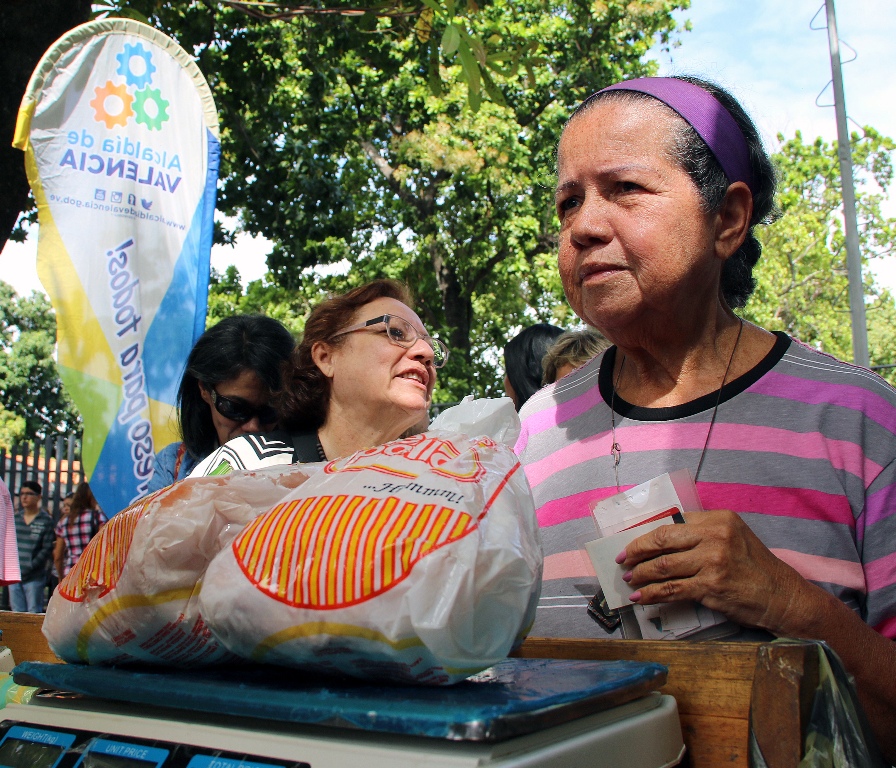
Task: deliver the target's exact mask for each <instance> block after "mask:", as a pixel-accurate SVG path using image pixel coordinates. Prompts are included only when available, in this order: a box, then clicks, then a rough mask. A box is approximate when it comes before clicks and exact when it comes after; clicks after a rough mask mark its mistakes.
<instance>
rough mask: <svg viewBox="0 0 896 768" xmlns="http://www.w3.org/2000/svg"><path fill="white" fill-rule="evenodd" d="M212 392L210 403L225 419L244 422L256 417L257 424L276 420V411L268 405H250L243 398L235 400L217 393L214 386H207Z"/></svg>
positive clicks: (271, 422)
mask: <svg viewBox="0 0 896 768" xmlns="http://www.w3.org/2000/svg"><path fill="white" fill-rule="evenodd" d="M209 392H211V393H212V403H213V404H214V406H215V410H216V411H217V412H218V413H220V414H221V415H222V416H223V417H224V418H225V419H230V420H231V421H236V422H238V423H240V424H245V423H246V422H247V421H251V420H252V419H254V418H256V417H258V423H259V424H273V423H274V422H275V421H277V411H276V410H275V409H274V408H273V407H271V406H270V405H259V406H255V405H251V404H250V403H247V402H246V401H245V400H237V399H235V398H232V397H224V395H219V394H218V393H217V392H216V391H215V388H214V387H209Z"/></svg>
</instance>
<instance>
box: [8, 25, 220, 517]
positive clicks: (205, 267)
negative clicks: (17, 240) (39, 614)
mask: <svg viewBox="0 0 896 768" xmlns="http://www.w3.org/2000/svg"><path fill="white" fill-rule="evenodd" d="M13 145H14V146H16V147H18V148H19V149H22V150H24V152H25V164H26V170H27V173H28V179H29V181H30V183H31V188H32V190H33V192H34V196H35V199H36V200H37V204H38V215H39V222H40V230H39V240H38V275H39V276H40V279H41V282H42V283H43V286H44V288H45V289H46V291H47V293H48V294H49V296H50V299H51V301H52V303H53V306H54V308H55V310H56V314H57V324H58V343H59V351H58V360H59V367H60V371H61V375H62V380H63V382H64V384H65V387H66V390H67V391H68V392H69V394H70V395H71V396H72V398H73V399H74V401H75V403H76V405H77V406H78V409H79V410H80V411H81V415H82V416H83V417H84V446H83V451H82V457H83V464H84V470H85V474H86V476H87V478H88V479H89V481H90V485H91V488H92V489H93V492H94V494H95V495H96V497H97V499H98V500H99V502H100V504H101V505H102V507H103V509H104V510H105V511H106V512H107V513H114V512H117V511H119V510H121V509H124V508H125V507H127V506H128V504H129V503H130V502H131V501H132V500H134V499H135V498H137V497H139V496H141V495H142V494H143V493H144V492H145V490H146V484H147V482H148V480H149V478H150V476H151V472H152V461H153V455H154V452H155V451H157V450H159V449H160V448H162V447H164V446H165V445H167V444H168V443H170V442H173V441H174V440H175V439H176V409H175V403H176V396H177V387H178V384H179V381H180V377H181V373H182V372H183V368H184V363H185V361H186V359H187V355H188V354H189V352H190V349H191V348H192V346H193V343H194V342H195V340H196V339H197V338H198V336H199V335H200V334H201V333H202V331H203V330H204V327H205V315H206V306H207V299H208V277H209V255H210V251H211V242H212V229H213V215H214V208H215V187H216V183H217V176H218V163H219V158H220V144H219V141H218V120H217V113H216V111H215V105H214V100H213V99H212V95H211V92H210V90H209V88H208V84H207V83H206V81H205V78H204V77H203V76H202V73H201V72H200V71H199V69H198V67H197V66H196V64H195V62H194V61H193V59H192V57H191V56H189V54H187V53H186V51H184V50H183V49H182V48H181V47H180V46H178V45H177V44H176V43H175V42H174V41H173V40H172V39H171V38H169V37H167V36H166V35H164V34H162V33H161V32H159V31H157V30H155V29H153V28H152V27H150V26H147V25H146V24H141V23H140V22H137V21H132V20H129V19H107V20H102V21H94V22H90V23H88V24H83V25H81V26H79V27H76V28H75V29H73V30H71V31H70V32H69V33H68V34H66V35H64V36H63V37H62V38H60V39H59V40H58V41H57V42H56V43H55V44H54V45H53V46H52V47H51V48H50V50H49V51H47V53H46V54H45V55H44V57H43V58H42V59H41V61H40V63H39V64H38V66H37V68H36V69H35V71H34V74H33V75H32V77H31V82H30V83H29V85H28V90H27V92H26V93H25V96H24V98H23V100H22V106H21V109H20V112H19V119H18V124H17V126H16V136H15V140H14V142H13Z"/></svg>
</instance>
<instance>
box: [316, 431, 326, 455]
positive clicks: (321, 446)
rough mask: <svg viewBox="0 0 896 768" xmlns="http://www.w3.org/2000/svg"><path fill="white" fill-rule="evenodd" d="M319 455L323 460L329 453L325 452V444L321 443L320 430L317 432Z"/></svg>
mask: <svg viewBox="0 0 896 768" xmlns="http://www.w3.org/2000/svg"><path fill="white" fill-rule="evenodd" d="M317 457H318V458H319V459H320V460H321V461H326V460H327V454H326V453H324V447H323V445H321V442H320V432H318V433H317Z"/></svg>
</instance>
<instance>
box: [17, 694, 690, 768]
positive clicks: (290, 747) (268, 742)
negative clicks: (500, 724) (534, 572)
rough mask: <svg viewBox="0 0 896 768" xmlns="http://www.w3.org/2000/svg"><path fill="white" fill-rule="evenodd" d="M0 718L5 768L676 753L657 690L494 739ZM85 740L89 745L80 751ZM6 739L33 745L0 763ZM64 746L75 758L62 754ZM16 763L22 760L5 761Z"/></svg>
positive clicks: (41, 702) (166, 721)
mask: <svg viewBox="0 0 896 768" xmlns="http://www.w3.org/2000/svg"><path fill="white" fill-rule="evenodd" d="M2 719H3V722H4V724H6V725H8V724H9V722H10V721H16V722H17V724H18V727H19V728H21V730H12V731H11V732H10V730H9V729H7V728H4V731H5V733H4V734H3V736H2V737H0V738H3V741H2V742H0V766H6V765H8V766H10V768H56V766H58V768H63V766H75V765H77V766H78V768H169V766H170V767H171V768H175V766H177V767H178V768H180V767H181V766H185V767H187V768H474V767H475V768H480V767H482V768H485V767H486V766H488V767H490V768H491V767H493V768H590V767H591V766H594V768H597V767H598V766H601V767H603V766H606V767H607V768H611V767H612V768H660V766H672V765H677V764H678V763H679V762H680V760H681V758H682V756H683V752H684V747H683V745H682V741H681V729H680V725H679V721H678V710H677V707H676V706H675V700H674V699H673V698H672V697H670V696H662V695H659V694H648V695H647V696H645V697H643V698H641V699H638V700H635V701H633V702H629V703H627V704H623V705H621V706H618V707H614V708H613V709H610V710H607V711H605V712H601V713H598V714H594V715H589V716H586V717H583V718H580V719H578V720H573V721H571V722H569V723H565V724H563V725H559V726H554V727H551V728H548V729H545V730H542V731H538V732H536V733H531V734H528V735H526V736H520V737H517V738H512V739H508V740H506V741H502V742H498V743H473V742H459V741H448V740H445V739H432V738H426V737H413V736H397V735H391V734H382V733H368V732H362V731H357V730H350V729H339V728H330V727H323V726H317V727H315V726H307V725H294V724H290V723H277V722H272V721H259V720H254V719H248V718H234V717H231V716H224V715H206V714H202V713H191V712H184V711H180V710H165V709H161V708H155V707H149V706H146V705H131V704H123V703H119V702H108V701H100V700H86V699H53V698H41V697H36V698H34V699H32V702H31V703H30V704H27V705H23V704H10V705H8V706H7V707H6V708H5V709H4V710H3V712H2ZM72 736H74V737H75V738H74V739H71V737H72ZM79 738H80V746H79ZM85 738H87V739H92V740H93V742H94V743H95V744H97V745H98V747H97V749H96V750H91V749H88V750H86V754H85V753H84V749H83V740H84V739H85ZM69 740H70V741H69ZM135 740H136V741H135ZM13 741H18V742H23V741H24V742H30V743H31V745H33V746H31V745H26V748H27V751H26V749H20V750H19V755H20V756H19V757H18V758H16V757H9V755H13V754H14V753H15V749H14V747H15V746H18V745H14V744H12V743H8V744H7V742H13ZM67 742H68V743H67ZM66 743H67V745H66ZM4 744H6V748H5V749H4ZM184 745H188V746H189V747H192V750H184V749H183V746H184ZM72 746H74V747H76V748H77V749H80V750H81V754H80V755H79V754H77V752H75V751H74V750H72V751H70V752H69V753H68V754H66V752H65V751H63V750H64V749H68V748H69V747H72ZM177 747H181V749H180V750H178V749H177ZM190 753H192V754H190ZM20 759H25V760H27V762H7V760H20Z"/></svg>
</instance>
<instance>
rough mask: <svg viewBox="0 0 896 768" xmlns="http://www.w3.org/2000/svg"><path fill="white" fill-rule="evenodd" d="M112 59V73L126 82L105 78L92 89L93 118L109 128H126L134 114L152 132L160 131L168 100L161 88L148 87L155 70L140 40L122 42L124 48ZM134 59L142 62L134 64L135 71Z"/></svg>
mask: <svg viewBox="0 0 896 768" xmlns="http://www.w3.org/2000/svg"><path fill="white" fill-rule="evenodd" d="M115 58H116V59H117V60H118V69H117V70H116V72H115V74H117V75H121V76H122V77H124V79H125V82H124V83H118V84H116V83H113V82H112V81H111V80H107V81H106V84H105V85H103V86H100V87H98V88H96V89H94V93H95V94H96V96H95V98H94V99H93V100H92V101H91V102H90V106H91V107H93V111H94V119H95V120H96V121H97V122H98V123H104V124H105V126H106V128H108V129H110V130H111V129H112V128H114V127H115V126H120V127H122V128H123V127H125V126H126V125H127V121H128V120H129V119H130V118H131V117H134V118H135V119H136V121H137V122H138V123H141V124H142V125H145V126H146V127H147V128H148V129H149V130H151V131H160V130H162V125H163V124H164V123H165V122H167V121H168V120H169V119H170V117H169V115H168V106H169V104H170V102H169V101H167V100H166V99H163V98H162V91H161V89H159V88H150V87H149V86H150V84H151V83H152V76H153V73H154V72H155V71H156V66H155V65H154V64H153V63H152V54H151V53H150V52H149V51H147V50H146V49H145V48H144V47H143V45H142V44H140V43H137V44H135V45H131V44H130V43H125V44H124V50H122V52H121V53H119V54H117V55H116V56H115ZM135 60H136V61H137V62H142V63H138V64H137V67H136V69H137V71H135V70H134V67H133V64H134V62H135ZM129 87H130V88H133V89H134V93H133V94H131V93H130V92H129V91H128V88H129Z"/></svg>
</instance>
